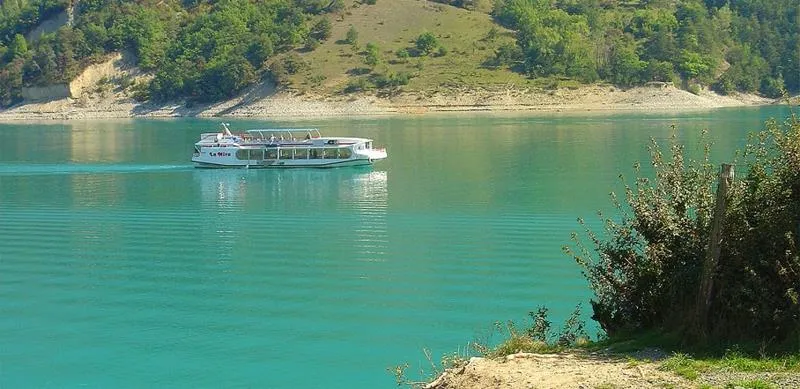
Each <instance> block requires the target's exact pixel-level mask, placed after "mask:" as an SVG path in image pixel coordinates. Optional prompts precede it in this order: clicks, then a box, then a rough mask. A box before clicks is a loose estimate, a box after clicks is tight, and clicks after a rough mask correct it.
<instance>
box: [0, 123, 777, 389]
mask: <svg viewBox="0 0 800 389" xmlns="http://www.w3.org/2000/svg"><path fill="white" fill-rule="evenodd" d="M786 112H787V109H786V108H785V107H783V108H781V107H763V108H747V109H722V110H715V111H710V112H694V113H683V114H665V113H661V114H647V115H643V114H616V115H600V114H592V115H584V116H577V115H556V114H553V115H538V116H512V115H491V116H490V115H457V116H456V115H441V116H424V117H422V116H420V117H395V118H380V119H358V120H317V121H304V122H271V121H266V120H264V121H256V120H239V119H235V120H234V119H230V120H226V122H230V123H231V128H232V129H234V130H244V129H249V128H265V127H275V126H292V127H308V126H312V127H318V128H320V129H321V130H322V131H323V133H324V134H326V135H353V136H363V137H369V138H373V139H375V143H376V144H377V145H384V146H386V147H387V149H388V152H389V159H387V160H385V161H382V162H381V163H378V164H376V165H375V166H373V167H367V168H340V169H330V170H304V169H298V170H205V169H195V168H193V167H192V165H191V164H190V163H189V159H190V157H191V151H192V145H193V144H194V142H195V141H196V140H197V138H198V136H199V134H200V133H201V132H207V131H216V130H217V129H218V128H219V122H220V121H219V120H211V119H208V120H201V119H176V120H118V121H76V122H64V123H60V122H52V123H38V124H22V123H19V124H0V139H2V142H0V237H2V245H0V388H77V387H80V388H109V387H113V388H141V387H170V388H179V387H186V388H197V387H229V388H240V387H242V388H243V387H259V388H289V387H292V388H354V387H355V388H368V387H369V388H377V387H380V388H389V387H396V384H395V380H394V376H393V375H391V374H390V373H388V372H387V368H391V367H394V366H396V365H400V364H403V363H408V364H409V369H408V372H409V376H410V377H411V378H419V377H418V376H419V374H418V371H419V370H420V369H425V370H426V371H430V370H431V366H430V362H429V361H428V360H427V358H426V356H425V353H424V351H423V350H425V349H427V350H430V352H431V354H432V355H433V359H434V360H437V361H438V358H439V356H441V355H442V354H450V353H453V352H457V351H458V350H461V351H462V352H463V350H464V349H465V347H466V345H467V343H468V342H469V341H472V340H475V339H482V340H486V339H487V337H488V336H489V334H490V333H491V329H492V327H493V323H494V322H496V321H501V322H505V321H507V320H514V321H516V322H518V323H519V324H520V325H521V326H522V325H525V324H527V323H528V322H526V321H525V319H526V317H527V313H528V312H529V311H532V310H535V309H536V308H537V307H538V306H540V305H546V306H548V307H549V308H550V310H551V313H552V320H553V321H554V323H556V327H560V324H561V322H563V320H564V319H565V318H566V317H567V316H568V315H569V313H570V312H571V311H572V310H573V309H574V307H575V306H576V305H577V304H579V303H582V304H583V307H584V314H585V315H584V316H587V317H588V316H589V310H590V307H589V305H588V299H589V298H590V296H591V294H590V291H589V289H588V287H587V284H586V282H585V281H584V280H583V278H582V277H581V274H580V270H579V268H578V267H577V266H576V265H575V264H574V262H573V261H572V259H571V258H570V257H568V256H566V255H565V254H563V253H562V251H561V247H562V246H563V245H566V244H569V243H570V234H571V233H572V232H573V231H579V230H580V226H579V225H578V223H577V222H576V219H577V218H578V217H584V218H586V220H587V221H588V222H590V224H591V225H593V226H598V225H599V223H598V221H597V217H596V216H595V213H596V211H598V210H610V209H611V203H610V201H609V197H608V194H609V192H611V191H619V190H620V189H621V188H622V184H621V181H620V180H619V178H618V175H619V174H621V173H622V174H624V175H625V176H626V177H630V174H631V172H632V168H631V166H632V165H633V163H634V162H636V161H643V162H645V165H646V162H647V149H646V147H647V145H648V142H649V139H650V137H653V138H656V139H658V140H662V141H663V140H666V139H668V138H669V137H670V135H671V134H672V133H673V130H672V129H671V125H673V124H675V125H677V130H676V131H675V133H676V135H677V136H678V138H679V139H681V140H682V141H684V142H686V145H687V146H686V147H687V150H688V153H689V154H692V155H699V154H698V153H699V150H700V147H699V145H698V143H697V142H698V139H700V132H701V130H702V129H706V128H707V129H708V130H709V137H710V138H711V139H712V140H713V142H714V148H713V158H714V159H715V161H729V160H731V159H732V158H733V153H734V150H736V149H737V148H739V147H741V146H742V145H743V144H744V143H745V141H746V137H747V133H748V132H750V131H755V130H758V129H760V128H761V127H762V124H763V122H764V121H765V120H766V119H768V118H769V117H776V118H779V119H781V120H782V119H783V118H784V117H785V114H786ZM591 327H592V328H595V327H594V326H591ZM491 339H494V338H489V340H491Z"/></svg>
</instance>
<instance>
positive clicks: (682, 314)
mask: <svg viewBox="0 0 800 389" xmlns="http://www.w3.org/2000/svg"><path fill="white" fill-rule="evenodd" d="M709 148H710V146H709V145H706V147H705V148H704V150H705V153H704V155H703V158H702V159H700V160H699V161H694V160H692V161H689V162H686V161H685V160H684V151H683V146H681V145H679V144H678V143H677V142H675V141H674V139H673V142H672V144H671V148H670V152H671V153H670V157H669V158H667V157H665V155H664V154H663V152H662V151H661V148H660V147H659V146H658V145H657V144H656V143H655V142H653V143H652V145H651V147H650V154H651V160H652V165H653V168H654V170H655V177H654V179H653V180H651V179H650V178H647V177H645V175H644V174H643V172H642V171H641V170H640V168H639V166H637V167H636V168H637V169H636V170H637V175H638V177H637V179H636V181H635V184H634V185H633V186H628V185H626V186H625V194H626V196H625V204H624V205H623V204H622V203H621V202H619V201H617V198H616V197H615V196H612V199H613V200H614V204H615V206H616V208H617V212H618V216H617V217H615V218H604V222H605V233H604V234H603V235H598V234H596V233H594V232H593V231H591V230H589V229H587V230H586V233H587V236H588V238H589V240H590V242H591V246H592V248H591V249H589V248H588V247H586V246H585V245H584V244H583V243H582V241H581V240H580V239H579V237H578V236H577V235H575V236H574V237H573V238H574V240H575V241H576V247H577V250H573V248H570V247H565V250H566V251H567V252H568V253H569V254H571V255H572V256H573V257H574V258H575V260H576V261H577V262H578V264H579V265H580V266H581V267H582V268H583V272H584V275H585V276H586V278H587V280H588V281H589V283H590V285H591V288H592V290H593V291H594V294H595V298H594V299H593V300H592V308H593V312H594V316H593V318H594V319H595V320H597V321H598V322H599V323H600V325H601V326H602V328H603V329H604V330H605V331H606V332H607V333H608V334H609V335H614V334H619V333H624V332H629V331H633V332H636V331H642V330H650V329H655V330H662V331H666V332H685V331H687V330H690V329H691V328H689V327H690V326H691V325H692V324H693V323H696V320H695V316H694V315H693V313H694V309H695V307H696V305H695V302H696V301H697V293H698V291H699V284H700V276H699V275H700V274H701V273H702V267H703V258H704V257H705V255H706V246H707V244H708V241H709V231H710V226H711V219H712V214H713V207H714V193H713V191H712V188H713V186H714V183H715V179H716V177H715V174H714V173H715V172H714V169H713V166H712V165H711V164H710V162H709V158H708V153H709ZM742 165H743V166H742V168H743V169H742V170H741V171H743V172H746V176H745V178H744V179H742V180H739V181H737V182H735V184H734V185H733V187H732V189H731V192H730V194H729V199H728V202H729V206H728V208H727V211H726V214H725V219H724V224H723V228H722V229H723V236H724V239H723V243H722V248H721V256H720V259H719V266H718V268H717V269H715V272H714V273H713V274H714V280H715V281H714V285H715V288H714V290H713V300H712V303H711V307H710V315H709V317H710V322H709V323H708V328H707V330H708V335H710V336H711V337H712V338H713V339H719V340H726V341H731V340H732V341H754V342H776V343H781V342H785V341H795V342H796V341H797V339H798V338H797V335H798V333H800V298H798V290H797V286H798V285H800V251H799V250H798V248H797V243H798V240H797V236H798V233H800V230H799V228H800V225H798V220H800V121H798V119H797V118H796V117H795V116H794V115H792V116H791V117H790V118H789V120H788V121H787V122H786V123H784V124H782V125H781V124H778V123H777V122H775V121H770V122H769V123H768V124H767V126H766V128H765V129H764V131H762V132H760V133H759V134H758V135H757V136H756V137H755V138H754V139H753V140H752V141H751V142H750V144H749V145H748V146H747V148H746V150H745V153H744V159H743V161H742Z"/></svg>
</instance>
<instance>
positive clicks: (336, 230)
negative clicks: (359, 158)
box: [192, 168, 389, 262]
mask: <svg viewBox="0 0 800 389" xmlns="http://www.w3.org/2000/svg"><path fill="white" fill-rule="evenodd" d="M192 176H193V178H194V182H195V183H196V185H197V186H198V190H199V192H200V198H201V199H200V201H201V205H200V207H201V213H200V217H201V220H202V221H201V226H203V227H202V228H201V230H200V231H199V232H198V233H199V234H200V235H201V236H200V237H201V239H205V240H207V239H213V240H216V241H218V242H220V244H221V245H222V246H226V247H222V246H217V248H218V249H220V252H219V255H220V256H221V257H220V260H227V259H229V258H227V257H226V258H222V257H224V256H226V255H228V254H224V253H225V252H227V253H231V252H236V248H235V247H234V246H235V245H234V244H233V242H234V241H235V242H238V244H249V245H255V246H258V247H262V246H263V248H264V250H263V251H262V253H264V254H265V255H269V256H273V255H274V256H278V257H284V256H291V255H294V254H290V253H291V252H292V251H293V250H297V249H302V251H304V252H307V253H308V255H310V256H319V258H322V257H325V256H327V255H333V254H334V251H332V248H331V247H332V246H325V244H324V243H323V242H326V241H327V242H329V243H330V242H337V244H336V245H335V246H334V247H335V254H337V255H339V254H343V253H347V255H345V257H348V258H350V259H352V260H355V261H365V262H380V261H383V260H385V256H386V253H387V242H388V240H389V237H388V232H387V212H388V207H389V204H388V199H389V188H388V173H387V172H385V171H374V170H372V168H366V169H364V168H344V169H292V170H246V169H219V170H206V169H198V170H196V171H194V172H193V173H192ZM321 237H324V239H322V238H321ZM225 242H227V243H225ZM298 242H303V243H302V244H301V246H294V245H293V244H296V243H298ZM317 245H320V246H317ZM283 250H286V251H285V252H284V251H283Z"/></svg>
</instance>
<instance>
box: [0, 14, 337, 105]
mask: <svg viewBox="0 0 800 389" xmlns="http://www.w3.org/2000/svg"><path fill="white" fill-rule="evenodd" d="M12 3H13V4H18V3H22V4H24V6H21V7H16V8H15V7H12ZM339 3H341V2H330V1H329V0H324V1H323V0H269V1H255V0H222V1H210V0H197V1H179V0H165V1H160V2H152V1H145V0H137V1H123V0H84V1H81V2H80V3H79V5H78V9H77V11H76V12H75V22H74V24H73V25H72V26H71V27H68V26H65V27H62V28H61V29H59V31H58V32H56V33H55V34H45V35H44V36H42V38H40V39H39V40H38V41H35V42H27V47H25V46H24V45H22V43H24V39H22V41H20V40H19V39H17V38H15V36H16V35H15V34H20V33H24V32H27V31H28V30H29V29H30V28H32V26H35V25H37V24H38V23H39V22H40V21H41V20H43V19H44V18H45V17H49V16H50V15H52V14H54V13H55V12H58V11H61V10H63V9H65V8H66V6H67V5H68V4H70V2H69V1H56V0H43V1H27V2H26V1H22V0H14V1H11V2H5V3H3V7H2V9H3V13H2V14H0V54H2V56H0V57H2V58H0V59H1V60H0V78H2V79H3V80H5V81H6V82H4V83H3V85H2V87H0V105H4V104H9V103H11V102H13V101H16V100H18V99H19V95H20V90H21V88H22V86H24V85H37V84H48V83H53V82H65V81H69V80H71V79H72V78H74V77H75V76H76V75H77V73H78V72H79V71H80V69H81V68H83V67H84V66H86V65H88V64H89V63H91V62H96V61H99V60H102V59H103V58H104V56H105V55H106V54H108V53H111V52H113V51H119V50H125V49H127V50H130V51H131V52H132V53H134V54H135V56H136V59H137V60H138V66H139V67H140V68H141V69H143V70H146V71H152V72H154V73H155V77H154V79H153V81H152V82H151V83H150V84H149V87H148V89H149V90H148V91H147V93H144V92H143V91H141V86H139V87H138V88H139V89H137V91H139V92H138V96H139V97H145V96H149V97H150V98H151V99H154V100H170V99H180V98H188V99H190V100H195V101H215V100H218V99H222V98H226V97H229V96H232V95H234V94H235V93H238V92H239V91H241V90H242V89H243V88H245V87H247V86H248V85H250V84H252V83H253V82H255V81H257V80H258V79H260V78H261V77H262V76H264V75H270V74H269V72H270V69H269V64H268V62H269V59H270V58H272V57H273V56H275V55H276V54H279V53H282V52H286V51H289V50H291V49H292V48H295V47H297V46H299V45H302V44H304V43H305V44H306V47H307V48H312V49H313V47H315V45H314V43H316V44H318V42H319V41H320V40H324V39H327V38H329V37H330V33H331V25H330V21H328V19H327V18H326V17H325V16H316V15H318V14H322V13H325V12H330V11H335V10H337V9H338V7H339V6H337V5H336V4H339ZM34 11H35V12H34ZM26 15H27V16H26ZM9 26H11V27H9ZM6 47H7V48H6Z"/></svg>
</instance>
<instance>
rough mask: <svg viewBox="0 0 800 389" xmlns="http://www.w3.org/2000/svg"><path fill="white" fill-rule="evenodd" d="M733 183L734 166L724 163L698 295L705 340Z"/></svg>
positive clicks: (699, 323) (699, 331)
mask: <svg viewBox="0 0 800 389" xmlns="http://www.w3.org/2000/svg"><path fill="white" fill-rule="evenodd" d="M732 183H733V165H730V164H727V163H723V164H722V169H721V170H720V173H719V182H718V183H717V199H716V202H715V206H714V216H713V219H711V234H710V235H709V237H708V247H707V248H706V258H705V261H704V263H703V275H702V278H701V279H700V290H699V291H698V293H697V312H696V318H695V319H696V325H697V328H696V330H697V335H699V336H700V337H701V338H705V337H706V335H707V329H708V310H709V307H710V306H711V292H712V289H713V288H714V272H715V271H716V269H717V265H718V264H719V256H720V250H721V244H722V224H723V222H724V221H725V210H726V208H727V198H728V190H729V189H730V186H731V184H732Z"/></svg>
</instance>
